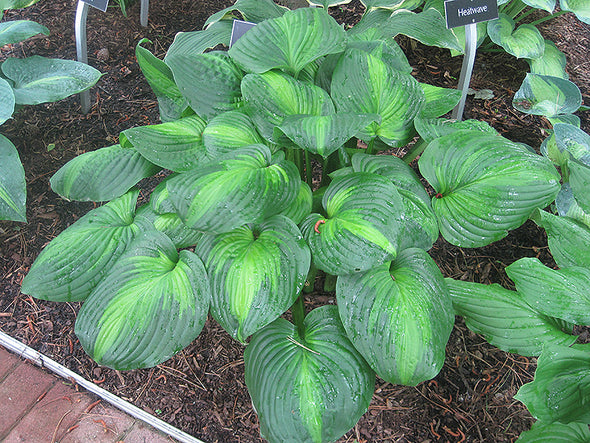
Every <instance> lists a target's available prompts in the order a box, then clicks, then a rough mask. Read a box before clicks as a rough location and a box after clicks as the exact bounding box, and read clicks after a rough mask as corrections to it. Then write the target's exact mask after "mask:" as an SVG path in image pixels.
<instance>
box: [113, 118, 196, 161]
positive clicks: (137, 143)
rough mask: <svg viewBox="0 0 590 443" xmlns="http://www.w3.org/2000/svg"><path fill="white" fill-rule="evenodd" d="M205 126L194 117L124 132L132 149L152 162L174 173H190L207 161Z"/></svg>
mask: <svg viewBox="0 0 590 443" xmlns="http://www.w3.org/2000/svg"><path fill="white" fill-rule="evenodd" d="M205 126H206V123H205V122H204V121H203V120H202V119H201V118H200V117H199V116H198V115H191V116H190V117H184V118H181V119H180V120H175V121H171V122H167V123H162V124H159V125H149V126H139V127H137V128H131V129H127V130H125V131H123V134H125V136H126V137H127V139H128V140H129V141H130V142H131V143H132V144H133V147H134V148H135V149H136V150H137V151H138V152H139V153H140V154H141V155H142V157H144V158H146V159H148V160H149V161H150V162H152V163H154V164H156V165H158V166H161V167H163V168H166V169H170V170H171V171H177V172H180V171H189V170H191V169H194V168H195V167H196V166H197V165H199V163H201V162H202V161H203V160H205V159H206V152H205V146H204V144H203V131H204V129H205Z"/></svg>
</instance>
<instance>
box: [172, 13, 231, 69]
mask: <svg viewBox="0 0 590 443" xmlns="http://www.w3.org/2000/svg"><path fill="white" fill-rule="evenodd" d="M232 27H233V20H222V21H219V22H216V23H213V24H212V25H210V26H209V27H208V28H207V29H203V30H201V31H191V32H179V33H178V34H176V36H175V37H174V41H173V42H172V44H171V45H170V48H168V52H166V56H165V57H164V62H165V63H166V64H168V59H169V58H170V57H175V56H178V55H180V56H185V57H188V56H191V55H198V54H202V53H203V52H205V51H206V50H207V49H211V48H214V47H216V46H217V45H225V46H229V40H230V37H231V32H232Z"/></svg>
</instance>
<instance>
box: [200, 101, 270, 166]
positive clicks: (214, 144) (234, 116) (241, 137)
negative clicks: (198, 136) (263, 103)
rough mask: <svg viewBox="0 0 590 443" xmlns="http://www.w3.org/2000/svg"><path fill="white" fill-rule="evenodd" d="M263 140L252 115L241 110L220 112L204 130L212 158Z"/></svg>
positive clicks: (207, 152) (208, 154)
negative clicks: (249, 115) (251, 117)
mask: <svg viewBox="0 0 590 443" xmlns="http://www.w3.org/2000/svg"><path fill="white" fill-rule="evenodd" d="M262 142H263V140H262V137H260V134H258V132H257V131H256V127H255V126H254V123H252V120H251V119H250V117H248V116H247V115H246V114H244V113H243V112H240V111H228V112H224V113H223V114H219V115H218V116H217V117H215V118H213V119H212V120H211V121H210V122H209V123H208V124H207V127H206V128H205V130H204V131H203V143H204V144H205V150H206V155H207V157H208V158H210V159H212V160H213V159H217V158H219V157H221V156H222V155H224V154H227V153H228V152H231V151H234V150H236V149H237V148H242V147H244V146H248V145H255V144H258V143H262Z"/></svg>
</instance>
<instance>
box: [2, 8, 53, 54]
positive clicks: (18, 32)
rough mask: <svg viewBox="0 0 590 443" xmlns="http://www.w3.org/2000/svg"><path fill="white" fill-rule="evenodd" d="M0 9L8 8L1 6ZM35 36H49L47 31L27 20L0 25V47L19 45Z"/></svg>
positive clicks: (43, 27)
mask: <svg viewBox="0 0 590 443" xmlns="http://www.w3.org/2000/svg"><path fill="white" fill-rule="evenodd" d="M0 9H8V8H5V7H4V5H2V7H1V8H0ZM37 34H45V35H49V29H47V28H46V27H45V26H43V25H41V24H39V23H37V22H32V21H29V20H13V21H9V22H4V23H0V46H4V45H8V44H10V43H19V42H22V41H24V40H26V39H28V38H29V37H32V36H34V35H37Z"/></svg>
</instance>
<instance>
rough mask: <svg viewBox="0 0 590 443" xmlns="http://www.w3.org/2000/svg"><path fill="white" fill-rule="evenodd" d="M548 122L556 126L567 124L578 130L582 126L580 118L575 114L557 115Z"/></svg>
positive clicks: (548, 118)
mask: <svg viewBox="0 0 590 443" xmlns="http://www.w3.org/2000/svg"><path fill="white" fill-rule="evenodd" d="M547 120H549V123H551V124H552V125H556V124H557V123H565V124H568V125H572V126H575V127H576V128H579V127H580V126H581V120H580V117H578V116H577V115H574V114H560V115H555V116H553V117H547Z"/></svg>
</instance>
